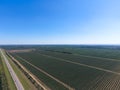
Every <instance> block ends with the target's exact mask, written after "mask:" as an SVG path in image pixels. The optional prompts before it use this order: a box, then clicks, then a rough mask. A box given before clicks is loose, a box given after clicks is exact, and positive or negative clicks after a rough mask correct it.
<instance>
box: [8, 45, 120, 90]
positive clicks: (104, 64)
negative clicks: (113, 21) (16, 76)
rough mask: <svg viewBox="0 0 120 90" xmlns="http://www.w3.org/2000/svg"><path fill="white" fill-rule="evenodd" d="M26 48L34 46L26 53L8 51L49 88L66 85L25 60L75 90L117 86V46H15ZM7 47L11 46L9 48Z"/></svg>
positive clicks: (103, 89) (119, 51) (119, 72)
mask: <svg viewBox="0 0 120 90" xmlns="http://www.w3.org/2000/svg"><path fill="white" fill-rule="evenodd" d="M30 48H34V49H35V50H33V51H30V52H16V53H15V52H14V53H11V54H12V55H13V56H14V57H15V58H16V59H17V60H19V62H20V63H21V64H23V65H24V66H25V67H26V68H27V69H28V70H30V71H31V72H32V73H33V74H34V75H36V76H37V77H38V78H39V79H40V80H41V81H42V82H44V83H45V84H46V85H47V86H48V87H50V88H51V89H52V90H64V89H66V88H65V87H64V86H63V85H61V84H60V83H59V82H57V81H55V80H54V79H52V78H51V77H49V76H48V75H46V74H44V73H43V72H41V71H39V70H37V69H36V68H34V67H33V66H31V65H30V64H28V63H26V61H27V62H30V63H31V64H33V65H35V66H37V67H38V68H40V69H42V70H43V71H45V72H47V73H49V74H50V75H52V76H53V77H55V78H57V79H59V80H60V81H62V82H63V83H65V84H67V85H69V86H71V87H73V88H75V89H76V90H110V89H111V90H119V89H120V85H119V84H120V61H119V58H120V56H119V54H120V47H119V46H116V47H115V46H114V47H111V46H29V47H27V46H24V47H23V46H22V47H21V48H20V47H19V49H30ZM12 49H13V47H12ZM15 49H17V48H15ZM9 50H11V49H10V48H9ZM76 63H77V64H76ZM87 65H88V66H87ZM91 67H92V68H91ZM96 68H100V69H96ZM103 69H104V70H103ZM107 70H108V71H110V72H108V71H107ZM112 72H114V73H112Z"/></svg>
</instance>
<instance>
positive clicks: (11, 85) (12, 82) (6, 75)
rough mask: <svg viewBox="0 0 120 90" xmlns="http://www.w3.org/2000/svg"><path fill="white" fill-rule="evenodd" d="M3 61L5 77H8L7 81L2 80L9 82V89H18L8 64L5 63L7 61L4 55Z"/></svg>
mask: <svg viewBox="0 0 120 90" xmlns="http://www.w3.org/2000/svg"><path fill="white" fill-rule="evenodd" d="M0 55H1V54H0ZM1 61H2V65H3V71H4V74H5V77H6V80H5V81H4V80H2V81H4V83H5V82H7V84H8V85H7V87H8V90H17V89H16V86H15V84H14V81H13V79H12V77H11V75H10V73H9V71H8V68H7V65H6V64H5V61H4V59H3V56H2V55H1Z"/></svg>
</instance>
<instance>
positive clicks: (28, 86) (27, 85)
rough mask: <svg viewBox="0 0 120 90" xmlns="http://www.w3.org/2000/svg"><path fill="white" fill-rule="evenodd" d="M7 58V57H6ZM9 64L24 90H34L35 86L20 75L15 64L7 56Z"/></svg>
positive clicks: (20, 72)
mask: <svg viewBox="0 0 120 90" xmlns="http://www.w3.org/2000/svg"><path fill="white" fill-rule="evenodd" d="M6 56H7V55H6ZM7 58H8V60H9V63H10V64H11V66H12V68H13V70H14V71H15V73H16V75H17V76H18V78H19V80H20V82H21V83H22V85H23V87H24V89H25V90H36V88H35V86H34V85H33V84H32V83H31V82H30V81H29V80H28V78H27V77H26V76H25V75H24V74H23V73H22V71H21V70H20V69H19V68H18V67H17V66H16V65H15V63H14V62H13V61H12V60H11V59H10V58H9V57H8V56H7Z"/></svg>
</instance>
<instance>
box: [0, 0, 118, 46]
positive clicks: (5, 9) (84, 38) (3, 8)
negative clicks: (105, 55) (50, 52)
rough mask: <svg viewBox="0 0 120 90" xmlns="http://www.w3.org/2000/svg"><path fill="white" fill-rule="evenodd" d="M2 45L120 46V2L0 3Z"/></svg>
mask: <svg viewBox="0 0 120 90" xmlns="http://www.w3.org/2000/svg"><path fill="white" fill-rule="evenodd" d="M0 44H120V0H0Z"/></svg>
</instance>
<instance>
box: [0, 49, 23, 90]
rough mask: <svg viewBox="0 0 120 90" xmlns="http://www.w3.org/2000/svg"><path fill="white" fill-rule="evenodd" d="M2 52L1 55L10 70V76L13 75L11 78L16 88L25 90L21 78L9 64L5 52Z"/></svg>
mask: <svg viewBox="0 0 120 90" xmlns="http://www.w3.org/2000/svg"><path fill="white" fill-rule="evenodd" d="M0 51H1V55H2V57H3V59H4V60H5V63H6V65H7V68H8V70H9V72H10V74H11V77H12V79H13V81H14V83H15V86H16V88H17V90H24V88H23V86H22V84H21V82H20V80H19V78H18V77H17V75H16V74H15V72H14V70H13V68H12V66H11V65H10V63H9V62H8V59H7V58H6V56H5V55H4V53H3V50H2V49H0Z"/></svg>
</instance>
